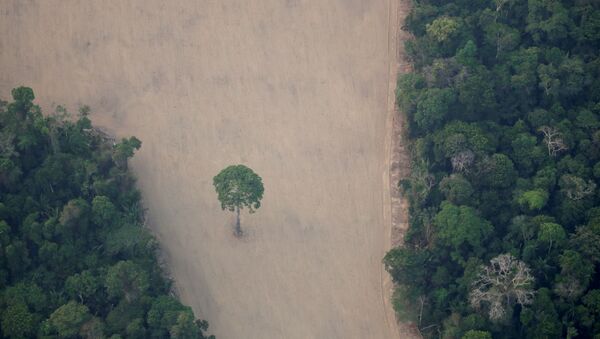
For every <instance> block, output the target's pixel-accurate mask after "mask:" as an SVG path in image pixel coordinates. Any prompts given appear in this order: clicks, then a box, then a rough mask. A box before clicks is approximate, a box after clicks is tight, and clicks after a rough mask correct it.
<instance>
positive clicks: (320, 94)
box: [0, 0, 406, 339]
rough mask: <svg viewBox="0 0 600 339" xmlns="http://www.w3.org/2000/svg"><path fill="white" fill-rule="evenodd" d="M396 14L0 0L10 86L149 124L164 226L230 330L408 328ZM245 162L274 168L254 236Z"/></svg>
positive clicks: (1, 74) (3, 78)
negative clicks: (222, 177)
mask: <svg viewBox="0 0 600 339" xmlns="http://www.w3.org/2000/svg"><path fill="white" fill-rule="evenodd" d="M397 15H400V16H402V13H401V12H399V9H398V7H397V3H396V0H328V1H322V0H260V1H247V0H223V1H209V0H203V1H193V0H170V1H163V0H135V1H133V0H131V1H120V0H104V1H76V0H39V1H36V0H27V1H25V0H0V30H1V33H2V34H1V35H0V66H1V67H2V69H1V71H0V97H2V98H8V96H9V93H10V89H11V88H13V87H16V86H19V85H26V86H30V87H32V88H33V89H34V91H35V93H36V95H37V97H38V98H39V100H38V102H39V103H40V104H41V105H42V107H43V108H44V109H45V110H46V112H48V111H49V110H51V108H52V107H54V106H55V105H56V104H63V105H65V106H66V107H67V108H68V109H70V110H71V111H76V110H77V107H78V106H80V105H82V104H87V105H90V106H91V107H92V111H93V113H92V119H93V121H94V123H96V124H98V125H100V126H101V127H103V128H105V129H106V130H108V131H110V132H111V133H114V134H115V135H118V136H128V135H135V136H137V137H138V138H140V139H141V140H142V141H143V146H142V149H141V150H140V151H139V153H138V154H137V155H136V157H135V159H134V160H133V162H132V168H133V170H134V172H135V174H136V175H137V177H138V179H139V187H140V189H141V190H142V191H143V195H144V199H145V205H146V207H147V208H148V217H149V224H150V227H151V228H152V230H153V231H154V233H155V234H156V235H157V237H158V239H159V241H160V243H161V245H162V248H163V250H164V255H165V259H166V262H167V264H168V267H169V271H170V272H171V274H172V275H173V277H174V278H175V280H176V288H177V292H178V294H179V295H180V296H181V298H182V299H183V301H184V302H186V303H188V304H189V305H191V306H192V307H193V308H194V310H195V311H196V312H197V314H198V316H199V317H202V318H206V319H207V320H208V321H209V322H210V326H211V330H210V332H211V333H213V334H216V335H217V337H219V338H377V339H379V338H382V339H385V338H396V337H398V336H399V330H398V327H397V326H396V322H395V319H394V316H393V311H392V310H391V308H390V306H389V302H388V301H387V300H388V299H387V297H388V293H389V278H388V277H387V274H386V273H385V271H383V270H382V265H381V259H382V257H383V255H384V254H385V252H386V250H387V249H389V247H390V246H391V243H390V233H391V223H390V220H389V219H390V217H389V213H390V207H389V206H388V204H389V187H386V186H385V185H389V184H390V183H389V161H390V148H389V147H390V144H389V143H390V139H389V138H390V134H389V133H390V128H391V125H390V122H391V120H390V108H389V100H390V97H389V94H390V90H391V89H390V86H391V85H390V84H392V85H393V84H394V83H395V81H394V79H393V78H392V77H394V76H395V74H394V72H393V70H394V68H393V67H396V66H395V65H396V64H394V65H392V67H391V66H390V62H396V61H397V60H396V59H395V57H396V55H397V54H396V49H395V46H394V45H393V42H394V41H395V36H390V34H396V33H395V32H396V31H395V30H392V31H390V27H392V26H390V24H395V23H397V22H398V21H397V18H398V17H397ZM390 43H392V45H390ZM390 58H392V59H390ZM391 92H392V93H393V89H392V91H391ZM392 107H393V106H392ZM392 111H393V110H392ZM386 133H388V134H386ZM236 163H243V164H246V165H247V166H249V167H251V168H253V169H254V170H255V171H256V172H257V173H258V174H259V175H261V176H262V178H263V181H264V184H265V197H264V200H263V205H262V207H261V208H260V209H259V210H258V211H257V213H255V214H252V215H248V214H247V213H245V214H243V216H242V228H243V230H244V232H245V233H244V236H243V237H242V238H241V239H240V238H238V237H235V236H234V235H233V229H232V227H233V223H234V215H233V214H232V213H228V212H224V211H221V209H220V206H219V203H218V201H217V199H216V194H215V192H214V189H213V187H212V177H213V176H214V175H215V174H216V173H218V171H219V170H221V169H222V168H224V167H225V166H227V165H230V164H236ZM382 177H383V182H384V183H382ZM402 333H405V332H402ZM404 335H406V334H403V336H404Z"/></svg>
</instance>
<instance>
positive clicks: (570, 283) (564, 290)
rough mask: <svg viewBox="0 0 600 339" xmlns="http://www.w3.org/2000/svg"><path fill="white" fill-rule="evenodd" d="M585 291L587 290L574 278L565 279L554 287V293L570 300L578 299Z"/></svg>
mask: <svg viewBox="0 0 600 339" xmlns="http://www.w3.org/2000/svg"><path fill="white" fill-rule="evenodd" d="M584 291H585V288H584V287H583V286H581V283H580V282H579V281H578V280H577V279H575V278H573V277H566V278H563V279H562V281H561V282H559V283H557V284H556V286H555V287H554V292H556V294H558V295H559V296H561V297H563V298H565V299H568V300H575V299H577V298H578V297H579V296H581V295H582V294H583V292H584Z"/></svg>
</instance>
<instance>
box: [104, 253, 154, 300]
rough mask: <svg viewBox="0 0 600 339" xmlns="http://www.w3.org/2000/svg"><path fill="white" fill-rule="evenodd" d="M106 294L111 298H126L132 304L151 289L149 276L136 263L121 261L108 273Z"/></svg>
mask: <svg viewBox="0 0 600 339" xmlns="http://www.w3.org/2000/svg"><path fill="white" fill-rule="evenodd" d="M105 286H106V292H108V295H109V297H113V298H115V297H116V298H121V297H123V298H125V300H126V301H128V302H131V301H133V300H135V299H137V298H139V297H140V296H142V295H143V294H144V293H145V292H146V290H148V288H149V287H150V283H149V281H148V274H147V273H146V272H145V271H144V270H143V269H142V268H141V267H140V266H138V265H137V264H135V263H134V262H132V261H130V260H127V261H119V262H118V263H116V264H115V265H114V266H112V267H110V268H109V269H108V271H107V273H106V281H105Z"/></svg>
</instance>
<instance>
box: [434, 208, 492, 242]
mask: <svg viewBox="0 0 600 339" xmlns="http://www.w3.org/2000/svg"><path fill="white" fill-rule="evenodd" d="M441 208H442V209H441V210H440V212H439V213H438V214H437V215H436V216H435V225H436V230H437V235H438V238H439V240H440V244H443V245H446V246H450V247H452V248H453V249H455V250H456V251H459V250H460V249H461V248H463V247H464V246H465V245H468V246H470V247H471V249H472V250H473V251H483V250H484V248H483V244H484V242H485V240H486V238H487V237H488V236H489V235H490V234H491V233H492V231H493V227H492V225H491V224H490V223H489V222H488V221H487V220H485V219H482V218H481V217H479V216H478V215H477V210H475V209H474V208H472V207H469V206H456V205H453V204H451V203H449V202H442V204H441Z"/></svg>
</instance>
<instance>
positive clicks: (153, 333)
mask: <svg viewBox="0 0 600 339" xmlns="http://www.w3.org/2000/svg"><path fill="white" fill-rule="evenodd" d="M12 96H13V101H11V102H4V101H0V331H1V332H0V336H2V337H4V338H28V337H39V338H112V339H117V338H168V337H171V338H207V337H206V336H205V334H204V333H205V331H206V330H207V327H208V323H207V322H206V321H202V320H197V319H196V317H195V316H194V313H193V312H192V309H191V308H190V307H188V306H184V305H182V304H181V303H180V302H179V301H178V300H177V299H176V298H175V297H174V295H173V293H172V292H171V281H170V280H169V279H167V278H166V277H165V274H164V272H163V271H162V269H161V267H160V265H159V263H158V261H157V250H158V245H157V242H156V240H155V239H154V238H153V237H152V235H151V234H150V233H149V232H148V231H147V230H146V229H145V227H144V210H143V208H142V206H141V203H140V192H139V191H138V190H137V189H136V188H135V179H134V178H133V177H132V175H131V174H130V173H129V172H128V169H127V162H128V159H129V158H131V157H132V156H133V154H134V152H135V151H136V150H137V149H139V148H140V146H141V142H140V141H139V140H138V139H137V138H135V137H131V138H127V139H122V140H121V141H120V142H118V143H114V142H112V141H110V140H109V139H108V138H107V137H106V136H105V135H103V133H100V132H99V131H98V130H96V129H94V128H93V126H92V124H91V121H90V119H89V118H88V113H89V108H87V107H84V108H82V109H81V110H80V112H79V113H78V114H77V115H76V116H72V115H71V114H69V113H68V112H67V111H66V110H65V109H63V108H60V107H59V108H58V109H57V112H56V114H53V115H48V116H44V115H42V112H41V110H40V108H39V106H37V105H35V104H34V102H33V100H34V93H33V91H32V90H31V89H30V88H26V87H20V88H15V89H14V90H13V91H12Z"/></svg>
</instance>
